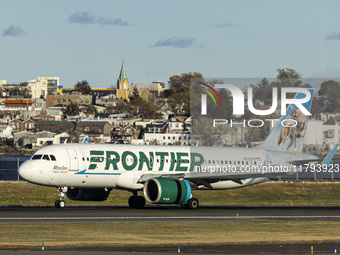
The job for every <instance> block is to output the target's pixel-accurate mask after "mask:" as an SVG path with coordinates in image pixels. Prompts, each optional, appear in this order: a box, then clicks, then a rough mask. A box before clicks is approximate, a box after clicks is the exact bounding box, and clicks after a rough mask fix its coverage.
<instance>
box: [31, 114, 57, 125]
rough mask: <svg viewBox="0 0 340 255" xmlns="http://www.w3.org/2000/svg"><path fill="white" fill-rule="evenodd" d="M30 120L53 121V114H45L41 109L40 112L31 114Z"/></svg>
mask: <svg viewBox="0 0 340 255" xmlns="http://www.w3.org/2000/svg"><path fill="white" fill-rule="evenodd" d="M32 120H34V121H35V122H37V121H39V120H43V121H55V116H52V115H49V114H47V112H46V111H42V112H41V113H40V114H38V115H35V116H33V117H32Z"/></svg>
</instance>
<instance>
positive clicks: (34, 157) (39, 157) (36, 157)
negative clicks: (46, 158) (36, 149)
mask: <svg viewBox="0 0 340 255" xmlns="http://www.w3.org/2000/svg"><path fill="white" fill-rule="evenodd" d="M41 157H42V155H41V154H36V155H34V156H33V157H32V160H36V159H41Z"/></svg>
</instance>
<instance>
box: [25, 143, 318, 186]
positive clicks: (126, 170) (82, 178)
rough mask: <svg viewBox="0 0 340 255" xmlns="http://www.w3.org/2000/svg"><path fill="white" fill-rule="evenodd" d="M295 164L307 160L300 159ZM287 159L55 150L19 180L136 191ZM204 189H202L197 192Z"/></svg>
mask: <svg viewBox="0 0 340 255" xmlns="http://www.w3.org/2000/svg"><path fill="white" fill-rule="evenodd" d="M294 158H295V159H297V158H298V159H301V158H303V159H311V158H313V156H312V155H308V154H300V155H299V156H296V155H295V156H294ZM291 159H292V155H291V154H284V153H282V152H280V151H266V150H264V149H261V148H258V149H257V148H254V149H246V148H227V147H190V146H151V145H114V144H61V145H51V146H47V147H44V148H42V149H40V150H38V151H36V152H35V153H34V154H33V155H32V157H31V158H30V159H29V160H27V161H26V162H24V163H23V164H22V165H21V166H20V169H19V174H20V176H21V177H22V178H24V179H25V180H27V181H29V182H32V183H36V184H41V185H48V186H56V187H59V186H68V187H88V188H120V189H127V190H140V189H142V188H143V184H142V183H139V182H138V181H139V180H140V179H141V177H143V176H146V175H155V176H157V175H158V176H159V175H173V174H174V175H179V174H184V175H185V174H188V173H192V172H196V171H197V169H200V170H201V171H206V169H209V167H210V169H211V167H215V168H214V169H218V167H220V169H222V168H223V167H224V168H226V167H228V166H229V167H230V166H234V167H238V168H240V167H242V166H247V165H248V166H261V165H287V161H289V160H291ZM267 180H268V178H266V177H258V178H248V179H243V180H242V184H240V183H236V182H234V181H232V180H225V181H218V182H214V183H211V186H212V188H213V189H229V188H238V187H242V186H248V185H251V184H256V183H260V182H264V181H267ZM198 188H204V186H203V185H202V186H198Z"/></svg>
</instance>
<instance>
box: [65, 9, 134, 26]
mask: <svg viewBox="0 0 340 255" xmlns="http://www.w3.org/2000/svg"><path fill="white" fill-rule="evenodd" d="M68 21H69V22H71V23H75V24H83V25H91V24H99V25H105V26H106V25H115V26H130V25H131V24H130V23H128V22H127V21H124V20H123V19H121V18H117V19H111V18H108V17H98V16H96V15H95V14H94V13H92V12H75V13H73V14H71V15H70V16H69V17H68Z"/></svg>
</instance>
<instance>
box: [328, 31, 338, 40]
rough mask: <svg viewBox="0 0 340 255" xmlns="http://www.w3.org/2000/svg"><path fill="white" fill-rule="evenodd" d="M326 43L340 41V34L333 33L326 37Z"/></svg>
mask: <svg viewBox="0 0 340 255" xmlns="http://www.w3.org/2000/svg"><path fill="white" fill-rule="evenodd" d="M325 40H326V41H331V40H340V33H333V34H330V35H326V36H325Z"/></svg>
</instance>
